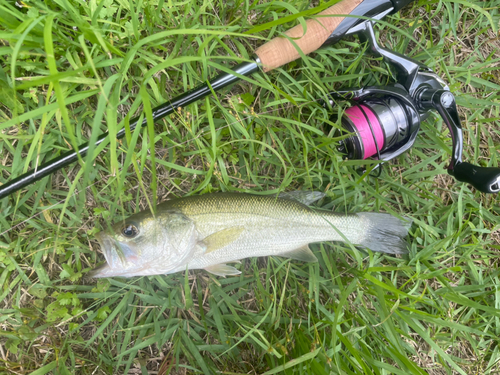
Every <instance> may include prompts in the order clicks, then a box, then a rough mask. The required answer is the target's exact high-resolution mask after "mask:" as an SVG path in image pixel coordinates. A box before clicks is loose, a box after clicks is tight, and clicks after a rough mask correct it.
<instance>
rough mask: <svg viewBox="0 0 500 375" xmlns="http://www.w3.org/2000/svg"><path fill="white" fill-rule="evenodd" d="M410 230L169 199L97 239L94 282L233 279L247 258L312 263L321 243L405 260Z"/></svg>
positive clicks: (246, 203)
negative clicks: (188, 273) (205, 276)
mask: <svg viewBox="0 0 500 375" xmlns="http://www.w3.org/2000/svg"><path fill="white" fill-rule="evenodd" d="M311 194H316V197H317V193H311ZM311 194H309V195H308V194H302V197H305V199H303V198H301V200H305V201H311V199H309V198H310V197H311ZM292 196H294V197H298V196H300V195H293V194H292ZM312 200H314V199H312ZM410 224H411V223H409V222H405V221H402V220H399V219H397V218H395V217H393V216H392V215H389V214H377V213H359V214H350V215H345V214H336V213H332V212H328V211H323V210H318V209H313V208H311V207H309V206H307V205H305V204H303V203H301V202H298V201H297V200H295V199H289V198H276V197H272V196H257V195H250V194H239V193H216V194H206V195H202V196H193V197H186V198H180V199H173V200H170V201H167V202H165V203H163V204H161V205H159V206H158V207H157V210H156V213H155V215H154V216H153V215H152V214H151V213H150V212H141V213H138V214H135V215H133V216H131V217H130V218H128V219H126V220H124V221H123V222H119V223H116V224H114V225H113V227H112V230H111V231H109V232H101V233H98V235H97V238H98V240H99V242H100V243H101V247H102V249H103V252H104V255H105V258H106V260H107V264H106V265H104V266H103V267H101V268H99V269H96V270H95V271H94V274H93V276H94V277H112V276H125V277H131V276H139V275H158V274H168V273H173V272H178V271H185V270H186V269H205V270H207V271H208V272H211V273H214V274H216V275H221V276H225V275H234V274H238V273H239V271H238V270H237V269H236V268H234V267H232V266H229V265H228V263H234V262H237V261H239V260H241V259H244V258H248V257H259V256H270V255H278V256H284V257H290V258H294V259H298V260H302V261H308V262H311V261H316V257H315V256H314V255H313V253H312V252H311V251H310V250H309V247H308V244H310V243H314V242H323V241H344V242H350V243H352V244H353V245H357V246H363V247H367V248H370V249H371V250H373V251H382V252H387V253H393V254H401V253H405V252H406V242H405V240H404V238H405V237H406V235H407V234H408V228H409V226H410Z"/></svg>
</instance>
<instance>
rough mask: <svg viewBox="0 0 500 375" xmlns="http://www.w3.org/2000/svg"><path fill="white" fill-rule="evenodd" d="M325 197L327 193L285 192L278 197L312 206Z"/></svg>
mask: <svg viewBox="0 0 500 375" xmlns="http://www.w3.org/2000/svg"><path fill="white" fill-rule="evenodd" d="M324 196H325V193H322V192H320V191H302V190H297V191H285V192H283V193H280V194H279V195H278V198H285V199H292V200H294V201H297V202H300V203H302V204H305V205H306V206H310V205H311V204H313V203H314V202H316V201H319V200H320V199H321V198H323V197H324Z"/></svg>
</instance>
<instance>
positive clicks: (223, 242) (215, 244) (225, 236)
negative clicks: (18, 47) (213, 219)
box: [202, 226, 245, 254]
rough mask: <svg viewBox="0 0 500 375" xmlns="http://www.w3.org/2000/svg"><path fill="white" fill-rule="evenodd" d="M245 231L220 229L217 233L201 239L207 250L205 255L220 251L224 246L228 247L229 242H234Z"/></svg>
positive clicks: (242, 228) (239, 228)
mask: <svg viewBox="0 0 500 375" xmlns="http://www.w3.org/2000/svg"><path fill="white" fill-rule="evenodd" d="M244 230H245V227H241V226H239V227H231V228H226V229H222V230H220V231H218V232H215V233H212V234H211V235H210V236H208V237H205V238H204V239H203V241H202V242H203V243H204V244H205V246H206V248H207V250H206V251H205V254H208V253H211V252H212V251H215V250H219V249H222V248H223V247H224V246H227V245H229V244H230V243H231V242H234V241H236V240H237V239H238V238H239V237H240V235H241V233H243V231H244Z"/></svg>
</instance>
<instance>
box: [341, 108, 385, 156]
mask: <svg viewBox="0 0 500 375" xmlns="http://www.w3.org/2000/svg"><path fill="white" fill-rule="evenodd" d="M345 115H346V116H347V118H348V119H349V120H350V123H351V124H352V125H353V127H354V128H355V129H354V130H355V131H356V133H357V134H358V136H359V138H360V140H361V146H362V150H363V152H362V158H363V159H368V158H369V157H371V156H374V155H376V154H377V146H378V150H379V151H382V150H383V149H384V146H385V135H384V130H383V129H382V126H381V125H380V121H379V120H378V117H377V116H376V115H375V113H374V112H373V111H372V110H371V108H368V107H367V106H365V105H362V104H361V105H354V106H352V107H350V108H348V109H346V111H345ZM370 125H371V127H370ZM372 130H373V131H372ZM374 135H375V137H374ZM375 142H377V143H375Z"/></svg>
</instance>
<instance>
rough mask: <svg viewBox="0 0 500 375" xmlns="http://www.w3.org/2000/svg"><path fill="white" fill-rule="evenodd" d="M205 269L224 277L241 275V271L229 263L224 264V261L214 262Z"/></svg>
mask: <svg viewBox="0 0 500 375" xmlns="http://www.w3.org/2000/svg"><path fill="white" fill-rule="evenodd" d="M205 271H207V272H210V273H212V274H214V275H217V276H222V277H226V276H235V275H239V274H240V273H241V272H240V271H238V270H237V269H236V268H234V267H233V266H228V265H227V264H224V263H221V264H214V265H213V266H208V267H205Z"/></svg>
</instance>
